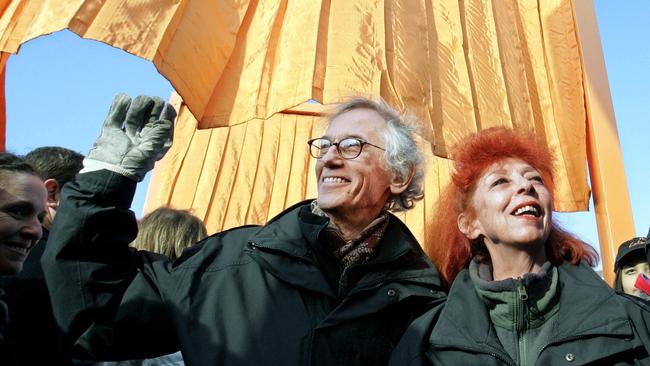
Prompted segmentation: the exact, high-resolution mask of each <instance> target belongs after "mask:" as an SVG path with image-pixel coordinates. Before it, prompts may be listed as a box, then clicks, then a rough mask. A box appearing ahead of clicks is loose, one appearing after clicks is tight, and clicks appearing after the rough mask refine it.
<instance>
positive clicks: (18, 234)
mask: <svg viewBox="0 0 650 366" xmlns="http://www.w3.org/2000/svg"><path fill="white" fill-rule="evenodd" d="M46 197H47V194H46V191H45V186H43V182H42V181H41V180H40V179H38V178H37V177H35V176H33V175H31V174H25V173H12V172H0V274H3V275H6V274H15V273H18V272H20V270H21V269H22V267H23V261H24V260H25V258H27V254H29V251H30V250H31V248H32V247H33V246H34V244H36V242H37V241H38V240H39V239H40V238H41V235H42V234H43V231H42V228H41V221H42V219H43V217H44V215H45V200H46Z"/></svg>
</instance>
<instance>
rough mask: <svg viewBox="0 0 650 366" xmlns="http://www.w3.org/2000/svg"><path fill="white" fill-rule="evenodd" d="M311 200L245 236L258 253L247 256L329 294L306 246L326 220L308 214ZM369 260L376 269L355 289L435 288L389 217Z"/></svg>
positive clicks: (406, 235) (434, 275)
mask: <svg viewBox="0 0 650 366" xmlns="http://www.w3.org/2000/svg"><path fill="white" fill-rule="evenodd" d="M311 201H312V200H307V201H303V202H300V203H298V204H296V205H293V206H291V207H290V208H288V209H286V210H285V211H283V212H282V213H280V214H279V215H278V216H276V217H274V218H273V219H272V220H270V221H269V222H268V223H267V224H266V225H264V226H263V227H261V228H260V229H259V230H258V231H257V232H256V233H254V234H253V235H252V236H251V237H250V238H249V243H250V246H251V248H252V251H253V252H255V251H257V252H258V254H253V253H252V254H253V257H254V258H255V259H256V260H257V261H258V262H259V263H260V264H261V265H263V266H264V267H265V268H266V269H267V270H268V271H270V272H271V273H273V274H274V275H275V276H276V277H279V278H281V279H283V280H284V281H287V282H289V283H291V284H293V285H296V286H301V287H305V288H309V289H311V290H315V291H318V292H321V293H325V294H327V295H330V296H334V294H333V293H332V290H331V289H330V288H329V285H327V281H326V280H325V278H324V277H323V275H322V273H321V272H320V270H319V268H317V267H316V263H315V259H314V254H313V252H312V249H311V248H312V245H310V243H311V244H314V243H316V242H317V241H318V236H319V234H320V232H321V230H322V229H323V228H325V227H326V226H327V224H328V222H329V219H328V218H326V217H321V216H317V215H314V214H312V213H311V211H310V209H309V204H310V202H311ZM371 262H372V263H369V264H368V266H376V267H378V268H377V269H378V270H377V271H370V273H369V274H368V275H366V276H364V278H363V279H362V280H361V281H359V283H358V284H357V287H359V288H367V287H370V286H373V285H374V284H376V283H379V282H381V281H385V280H386V279H387V278H390V280H396V281H405V282H417V283H420V284H423V285H425V286H426V287H430V288H434V287H436V288H439V287H440V279H439V276H438V272H437V270H436V269H435V267H434V266H433V264H432V263H431V262H430V261H429V259H428V258H426V255H424V252H423V251H422V249H421V247H420V245H419V244H418V242H417V240H416V239H415V238H414V237H413V235H412V234H411V232H410V230H409V229H408V228H407V227H406V225H404V224H403V223H402V222H401V221H400V220H399V219H397V218H396V217H395V216H394V215H392V214H389V224H388V227H387V229H386V233H385V234H384V237H383V238H382V240H381V244H380V249H379V250H378V253H377V256H376V257H375V258H374V259H372V260H371Z"/></svg>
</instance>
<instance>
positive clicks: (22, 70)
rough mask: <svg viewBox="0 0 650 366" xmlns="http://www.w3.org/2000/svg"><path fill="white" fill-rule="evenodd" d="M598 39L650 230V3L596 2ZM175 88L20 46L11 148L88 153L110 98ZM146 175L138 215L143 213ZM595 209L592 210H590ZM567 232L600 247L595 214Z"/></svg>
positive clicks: (52, 44)
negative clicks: (53, 147) (61, 148)
mask: <svg viewBox="0 0 650 366" xmlns="http://www.w3.org/2000/svg"><path fill="white" fill-rule="evenodd" d="M595 5H596V12H597V17H598V24H599V28H600V33H601V42H602V45H603V50H604V53H605V62H606V65H607V72H608V76H609V81H610V88H611V94H612V100H613V103H614V109H615V113H616V119H617V124H618V131H619V137H620V141H621V145H622V150H623V158H624V162H625V171H626V177H627V182H628V189H629V193H630V199H631V202H632V211H633V215H634V221H635V226H636V235H637V236H645V234H646V233H647V232H648V227H649V226H650V195H649V194H647V193H646V190H647V188H648V187H649V182H650V169H649V167H650V165H649V164H648V160H647V159H648V158H647V157H646V155H647V154H648V153H649V152H650V151H649V150H650V143H649V141H650V123H649V122H648V117H647V116H648V112H647V110H646V108H647V107H648V106H650V90H649V89H648V85H650V42H648V41H647V37H648V36H650V24H649V23H648V19H650V1H647V0H627V1H625V2H619V1H610V0H595ZM172 90H173V88H172V87H171V85H170V84H169V82H168V81H167V80H165V79H164V78H163V77H162V76H160V75H159V74H158V73H157V71H156V70H155V68H154V67H153V65H152V64H151V63H150V62H148V61H144V60H141V59H139V58H137V57H135V56H132V55H129V54H127V53H125V52H123V51H119V50H116V49H113V48H111V47H109V46H106V45H104V44H102V43H99V42H94V41H88V40H83V39H81V38H79V37H77V36H76V35H74V34H72V33H70V32H67V31H65V32H59V33H55V34H53V35H49V36H44V37H40V38H38V39H36V40H33V41H30V42H28V43H26V44H25V45H23V46H22V48H21V49H20V52H19V53H18V55H15V56H12V57H11V58H10V59H9V61H8V64H7V77H6V97H7V149H8V150H9V151H13V152H15V153H19V154H24V153H27V152H29V151H30V150H32V149H33V148H36V147H39V146H45V145H59V146H65V147H68V148H70V149H73V150H77V151H79V152H81V153H83V154H86V153H87V152H88V150H89V149H90V147H91V146H92V143H93V141H94V139H95V138H96V137H97V135H98V133H99V129H100V126H101V123H102V121H103V119H104V117H105V115H106V112H107V110H108V106H109V105H110V102H111V100H112V97H113V95H115V94H116V93H118V92H125V93H127V94H129V95H131V96H136V95H138V94H147V95H158V96H161V97H163V98H165V99H167V98H168V97H169V95H170V93H171V92H172ZM147 185H148V178H147V179H146V180H145V182H144V183H142V184H140V185H139V187H138V191H137V193H136V199H135V201H134V203H133V210H134V211H135V212H136V214H138V215H140V212H141V210H142V206H143V204H144V198H145V194H146V187H147ZM592 210H593V208H592ZM556 217H558V218H559V220H560V222H561V223H562V224H563V226H564V227H566V228H567V229H568V230H569V231H572V232H574V233H575V234H577V235H579V236H580V237H581V238H583V239H584V240H585V241H587V242H589V243H591V244H592V245H594V246H596V247H597V246H598V234H597V229H596V221H595V217H594V214H593V212H581V213H571V214H558V215H557V216H556Z"/></svg>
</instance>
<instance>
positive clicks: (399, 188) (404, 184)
mask: <svg viewBox="0 0 650 366" xmlns="http://www.w3.org/2000/svg"><path fill="white" fill-rule="evenodd" d="M414 176H415V169H414V168H413V166H411V167H409V172H408V174H407V175H406V177H399V176H397V174H395V173H393V180H392V181H391V182H390V193H392V194H394V195H398V194H401V193H402V192H404V191H405V190H406V188H408V186H409V184H411V181H412V180H413V177H414Z"/></svg>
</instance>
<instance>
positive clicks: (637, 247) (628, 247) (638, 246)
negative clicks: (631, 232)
mask: <svg viewBox="0 0 650 366" xmlns="http://www.w3.org/2000/svg"><path fill="white" fill-rule="evenodd" d="M645 247H646V238H644V237H642V236H641V237H638V238H633V239H630V240H628V241H625V242H623V244H621V246H619V247H618V253H617V254H616V262H615V263H614V267H615V268H621V261H622V260H623V258H625V257H628V256H630V255H631V254H632V253H637V252H638V253H645Z"/></svg>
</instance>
